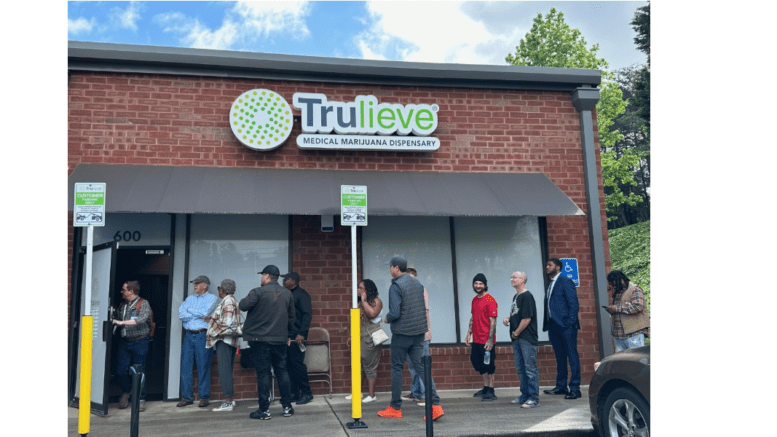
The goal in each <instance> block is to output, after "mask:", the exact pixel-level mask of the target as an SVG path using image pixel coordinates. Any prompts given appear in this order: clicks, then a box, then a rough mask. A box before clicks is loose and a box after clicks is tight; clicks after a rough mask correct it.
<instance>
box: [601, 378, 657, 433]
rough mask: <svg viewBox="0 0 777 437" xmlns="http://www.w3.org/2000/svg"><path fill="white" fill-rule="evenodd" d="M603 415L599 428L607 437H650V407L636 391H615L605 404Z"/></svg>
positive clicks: (623, 389)
mask: <svg viewBox="0 0 777 437" xmlns="http://www.w3.org/2000/svg"><path fill="white" fill-rule="evenodd" d="M603 415H604V417H602V419H604V420H602V421H600V422H599V424H600V425H599V426H600V429H601V430H602V435H603V436H605V437H619V436H625V435H633V436H639V437H649V436H650V405H649V404H648V403H647V402H646V401H645V399H644V398H642V396H641V395H640V394H639V393H637V392H636V391H635V390H634V389H631V388H626V387H621V388H618V389H615V390H613V392H612V393H610V395H609V396H607V400H606V401H605V403H604V411H603Z"/></svg>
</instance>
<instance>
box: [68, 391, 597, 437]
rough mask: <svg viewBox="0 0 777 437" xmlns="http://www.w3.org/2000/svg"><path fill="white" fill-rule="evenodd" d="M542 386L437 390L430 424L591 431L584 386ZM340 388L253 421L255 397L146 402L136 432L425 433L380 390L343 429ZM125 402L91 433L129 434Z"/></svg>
mask: <svg viewBox="0 0 777 437" xmlns="http://www.w3.org/2000/svg"><path fill="white" fill-rule="evenodd" d="M546 388H552V387H540V406H539V407H537V408H534V409H521V408H520V407H519V406H518V405H514V404H511V403H510V401H511V400H513V399H515V397H516V396H518V395H519V394H520V391H519V389H517V388H502V389H500V388H497V389H496V395H497V396H498V399H497V400H495V401H491V402H483V401H481V400H480V399H479V398H473V397H472V394H473V393H474V392H475V390H448V391H440V392H439V393H438V394H439V396H440V403H441V405H442V407H443V410H444V411H445V415H444V416H443V417H441V418H440V419H439V420H437V421H436V422H434V435H435V436H481V435H503V436H505V435H517V434H521V433H548V432H558V431H570V430H575V431H583V432H585V431H589V432H590V431H591V430H592V427H591V421H590V414H589V410H588V387H587V386H585V387H582V388H581V391H582V393H583V397H582V398H580V399H575V400H566V399H564V396H551V395H546V394H544V393H542V390H544V389H546ZM344 396H345V394H338V395H333V396H332V398H331V399H330V398H329V396H319V395H317V396H315V398H314V399H313V401H312V402H310V403H309V404H306V405H299V406H298V405H296V404H293V407H294V416H292V417H283V415H282V414H281V406H280V405H279V403H278V401H277V400H276V401H275V402H273V404H272V405H271V406H270V413H271V414H272V419H271V420H253V419H250V418H249V417H248V415H249V414H250V413H251V412H252V411H254V410H256V409H257V408H258V404H257V402H256V400H240V401H237V407H236V408H235V409H234V410H233V411H229V412H219V413H216V412H213V411H211V409H212V408H215V407H217V406H218V405H220V402H219V401H215V402H211V405H210V406H209V407H208V408H198V407H197V403H196V402H195V404H194V405H189V406H187V407H184V408H178V407H176V406H175V405H176V402H173V401H171V402H161V401H159V402H147V403H146V411H145V412H143V413H140V424H139V435H140V436H168V437H176V436H181V437H183V436H187V437H188V436H192V437H194V436H203V437H205V436H208V437H211V436H255V435H257V433H258V432H263V433H269V434H272V435H291V436H297V437H304V436H370V435H376V436H377V435H380V436H382V437H385V436H386V435H388V434H389V433H391V435H392V436H423V435H425V434H426V423H425V422H424V420H423V417H424V412H425V409H424V407H419V406H418V405H416V404H415V403H414V402H408V401H404V402H403V403H402V419H384V418H382V417H379V416H378V415H377V412H378V410H382V409H384V408H386V407H387V406H388V405H389V401H390V399H391V394H390V393H386V392H378V393H377V396H378V400H377V401H376V402H373V403H370V404H362V422H364V423H366V424H367V426H368V428H367V429H355V430H351V429H348V427H347V426H346V424H347V423H348V422H353V418H352V417H351V401H346V400H345V399H344ZM130 410H131V409H130V408H127V409H125V410H119V409H118V406H117V404H111V405H110V409H109V411H108V416H106V417H102V416H97V415H94V414H93V415H92V416H91V422H90V432H89V435H90V436H100V437H112V436H117V437H118V436H121V437H126V436H129V434H130V414H131V413H130ZM68 435H69V436H77V435H78V410H77V409H76V408H68Z"/></svg>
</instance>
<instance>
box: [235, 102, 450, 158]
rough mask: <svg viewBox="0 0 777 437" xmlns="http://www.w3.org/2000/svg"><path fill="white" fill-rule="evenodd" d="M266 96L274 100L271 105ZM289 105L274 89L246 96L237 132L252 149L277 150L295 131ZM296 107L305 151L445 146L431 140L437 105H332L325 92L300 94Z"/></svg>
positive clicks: (237, 105) (240, 107) (416, 149)
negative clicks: (292, 129)
mask: <svg viewBox="0 0 777 437" xmlns="http://www.w3.org/2000/svg"><path fill="white" fill-rule="evenodd" d="M260 97H266V98H269V104H270V106H269V107H268V102H267V101H266V100H264V99H260ZM255 102H256V103H255ZM272 104H274V105H272ZM287 105H288V104H287V103H286V101H285V100H284V99H283V98H282V97H280V96H279V95H278V94H276V93H274V92H272V91H270V90H263V89H256V90H251V91H248V92H245V93H243V94H242V95H241V96H240V97H238V98H237V99H236V100H235V102H234V103H233V105H232V109H231V111H230V125H231V127H232V131H233V133H234V134H235V136H236V137H237V138H238V140H239V141H240V142H241V143H243V144H245V145H246V146H248V147H250V148H252V149H256V150H272V149H275V148H276V147H278V146H280V145H281V144H282V143H283V142H285V141H286V139H287V138H288V136H289V135H290V133H291V132H290V128H291V122H290V120H291V115H290V113H289V111H288V110H287V108H288V106H287ZM293 105H294V107H295V108H296V109H298V110H299V111H300V113H301V117H300V122H301V125H302V126H301V127H302V132H303V133H302V134H300V135H299V136H297V146H299V147H300V148H302V149H326V150H382V151H407V152H421V151H423V152H427V151H434V150H437V149H439V148H440V140H439V139H437V138H431V137H428V135H430V134H431V133H432V132H434V130H435V129H437V123H438V117H437V112H438V111H439V106H437V105H436V104H432V105H428V104H409V105H401V104H398V103H378V98H377V97H375V96H373V95H366V96H357V97H356V99H355V100H354V101H353V102H336V101H331V102H330V101H329V100H327V97H326V95H324V94H319V93H294V96H293ZM276 106H277V108H276ZM265 110H266V111H267V112H266V113H265ZM273 110H275V112H274V113H273V112H272V111H273ZM257 117H259V118H257ZM257 123H258V124H257ZM268 129H269V131H268V132H265V131H266V130H268ZM333 131H334V133H333ZM268 133H269V135H268ZM262 134H264V135H262Z"/></svg>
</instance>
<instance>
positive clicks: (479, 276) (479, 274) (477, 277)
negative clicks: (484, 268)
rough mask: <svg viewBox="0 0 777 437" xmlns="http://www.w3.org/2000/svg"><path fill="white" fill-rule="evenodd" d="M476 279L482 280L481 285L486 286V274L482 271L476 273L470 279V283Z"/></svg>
mask: <svg viewBox="0 0 777 437" xmlns="http://www.w3.org/2000/svg"><path fill="white" fill-rule="evenodd" d="M477 281H480V282H482V283H483V285H485V286H486V287H488V281H487V280H486V275H484V274H482V273H478V274H477V275H475V278H473V279H472V283H473V284H474V283H475V282H477Z"/></svg>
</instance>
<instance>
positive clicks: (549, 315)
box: [542, 258, 583, 399]
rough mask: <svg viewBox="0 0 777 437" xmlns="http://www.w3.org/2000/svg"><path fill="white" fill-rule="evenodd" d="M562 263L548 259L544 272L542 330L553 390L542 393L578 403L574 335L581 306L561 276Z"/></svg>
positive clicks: (575, 339) (568, 280) (574, 291)
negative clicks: (552, 363) (552, 360)
mask: <svg viewBox="0 0 777 437" xmlns="http://www.w3.org/2000/svg"><path fill="white" fill-rule="evenodd" d="M562 265H563V264H562V263H561V260H559V259H558V258H550V259H549V260H548V262H547V263H545V272H546V273H547V274H548V277H549V278H550V284H549V285H548V290H547V291H546V292H545V317H544V319H543V321H542V330H543V331H548V337H549V338H550V344H551V345H552V346H553V354H554V355H555V356H556V386H555V387H554V388H553V389H552V390H545V394H549V395H561V394H563V395H566V396H564V399H578V398H580V397H582V396H583V395H582V393H580V356H579V355H578V354H577V331H578V329H580V321H579V320H578V318H577V312H578V310H579V309H580V304H579V303H578V301H577V290H575V283H574V282H573V281H572V280H571V279H569V278H567V277H566V275H562V274H561V267H562ZM567 360H569V367H570V370H571V373H572V374H571V375H570V378H569V390H567Z"/></svg>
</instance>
